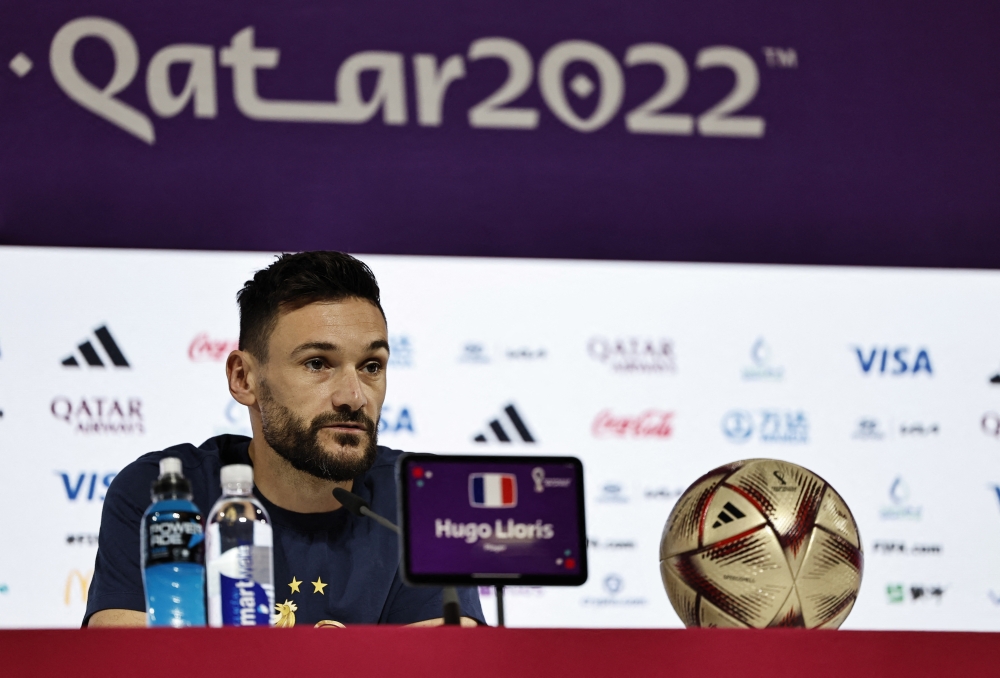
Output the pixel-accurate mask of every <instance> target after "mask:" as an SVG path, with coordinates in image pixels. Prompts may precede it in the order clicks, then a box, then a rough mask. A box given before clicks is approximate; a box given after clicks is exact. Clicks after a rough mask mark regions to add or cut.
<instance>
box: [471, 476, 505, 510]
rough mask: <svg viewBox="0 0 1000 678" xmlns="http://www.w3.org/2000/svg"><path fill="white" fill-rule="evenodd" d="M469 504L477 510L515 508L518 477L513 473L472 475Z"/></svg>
mask: <svg viewBox="0 0 1000 678" xmlns="http://www.w3.org/2000/svg"><path fill="white" fill-rule="evenodd" d="M469 504H471V505H472V506H474V507H476V508H514V507H515V506H517V477H516V476H514V475H513V474H511V473H470V474H469Z"/></svg>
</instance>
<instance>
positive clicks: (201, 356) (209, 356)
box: [188, 332, 240, 363]
mask: <svg viewBox="0 0 1000 678" xmlns="http://www.w3.org/2000/svg"><path fill="white" fill-rule="evenodd" d="M239 345H240V342H239V340H237V339H212V338H211V337H210V336H208V333H207V332H202V333H201V334H199V335H198V336H197V337H195V338H194V339H192V340H191V345H190V346H188V358H190V359H191V360H192V361H193V362H196V363H203V362H222V361H223V360H225V359H226V356H228V355H229V354H230V353H231V352H232V351H235V350H236V349H238V348H239V347H240V346H239Z"/></svg>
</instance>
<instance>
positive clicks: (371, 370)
mask: <svg viewBox="0 0 1000 678" xmlns="http://www.w3.org/2000/svg"><path fill="white" fill-rule="evenodd" d="M362 369H363V370H364V371H365V372H367V373H368V374H378V373H379V372H381V371H382V365H380V364H379V363H368V364H367V365H365V366H364V367H363V368H362Z"/></svg>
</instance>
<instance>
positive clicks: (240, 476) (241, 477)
mask: <svg viewBox="0 0 1000 678" xmlns="http://www.w3.org/2000/svg"><path fill="white" fill-rule="evenodd" d="M219 478H220V479H221V480H222V484H223V485H230V484H234V483H239V484H250V483H253V466H250V465H249V464H228V465H227V466H223V467H222V470H221V471H220V472H219Z"/></svg>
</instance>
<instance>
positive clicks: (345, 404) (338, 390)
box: [330, 369, 368, 412]
mask: <svg viewBox="0 0 1000 678" xmlns="http://www.w3.org/2000/svg"><path fill="white" fill-rule="evenodd" d="M330 398H331V400H332V401H333V402H332V404H333V407H334V409H341V408H350V409H351V411H352V412H355V411H357V410H360V409H361V408H362V407H364V406H365V405H367V404H368V398H366V397H365V393H364V390H362V388H361V380H360V379H358V375H357V372H356V371H355V370H353V369H346V370H343V371H342V372H341V373H340V374H338V375H337V379H336V381H335V382H334V386H333V392H332V393H331V394H330Z"/></svg>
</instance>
